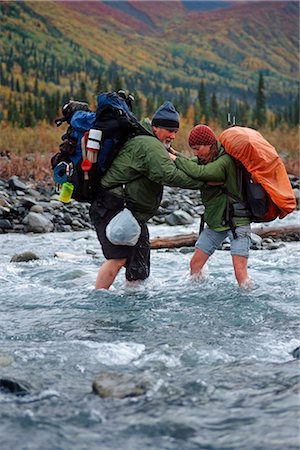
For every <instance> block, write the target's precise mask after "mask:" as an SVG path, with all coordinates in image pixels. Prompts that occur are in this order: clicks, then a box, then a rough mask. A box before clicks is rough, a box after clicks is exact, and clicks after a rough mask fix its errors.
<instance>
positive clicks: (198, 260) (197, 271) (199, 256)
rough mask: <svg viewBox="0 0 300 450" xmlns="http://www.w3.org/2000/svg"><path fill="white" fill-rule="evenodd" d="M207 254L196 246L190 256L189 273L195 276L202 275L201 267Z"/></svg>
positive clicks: (206, 258) (207, 256)
mask: <svg viewBox="0 0 300 450" xmlns="http://www.w3.org/2000/svg"><path fill="white" fill-rule="evenodd" d="M208 258H209V255H208V254H207V253H204V252H203V251H202V250H199V249H198V248H196V250H195V253H194V254H193V256H192V259H191V262H190V269H191V271H190V274H191V275H192V276H195V277H199V278H201V277H202V275H203V274H202V268H203V266H204V264H205V263H206V261H207V260H208Z"/></svg>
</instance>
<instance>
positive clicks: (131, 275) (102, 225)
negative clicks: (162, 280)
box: [90, 193, 150, 281]
mask: <svg viewBox="0 0 300 450" xmlns="http://www.w3.org/2000/svg"><path fill="white" fill-rule="evenodd" d="M123 206H124V205H123V199H121V198H119V197H117V196H115V195H113V194H111V193H107V194H104V195H101V196H99V197H98V199H97V200H95V201H94V202H93V203H92V204H91V207H90V217H91V221H92V223H93V225H94V226H95V228H96V232H97V236H98V240H99V242H100V244H101V247H102V251H103V254H104V256H105V258H106V259H123V258H126V259H127V261H126V264H125V268H126V274H125V276H126V279H127V280H129V281H135V280H145V279H146V278H148V277H149V274H150V241H149V231H148V227H147V225H146V224H145V223H141V222H140V221H138V222H139V224H140V226H141V235H140V237H139V240H138V242H137V243H136V245H134V246H132V247H131V246H127V245H114V244H112V243H111V242H110V241H109V240H108V239H107V237H106V233H105V230H106V226H107V224H108V223H109V222H110V221H111V219H112V218H113V217H114V216H115V215H116V214H118V212H120V211H121V210H122V209H123Z"/></svg>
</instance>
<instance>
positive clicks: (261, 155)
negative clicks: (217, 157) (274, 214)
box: [219, 127, 296, 219]
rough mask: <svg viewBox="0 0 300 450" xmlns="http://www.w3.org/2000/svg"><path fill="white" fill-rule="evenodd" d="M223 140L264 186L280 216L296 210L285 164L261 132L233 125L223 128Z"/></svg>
mask: <svg viewBox="0 0 300 450" xmlns="http://www.w3.org/2000/svg"><path fill="white" fill-rule="evenodd" d="M219 141H220V142H221V144H222V145H223V147H224V148H225V150H226V152H227V153H228V154H229V155H231V156H233V157H234V158H235V159H237V160H238V161H240V162H241V163H242V164H243V165H244V166H245V168H246V169H247V170H248V172H250V173H251V175H252V178H253V180H254V181H255V182H256V183H260V184H261V185H262V186H263V188H264V189H265V191H266V192H267V193H268V194H269V196H270V198H271V200H272V202H273V203H275V205H276V206H277V208H278V210H279V211H278V216H279V218H280V219H282V218H283V217H285V216H286V215H287V214H289V213H291V212H292V211H294V209H295V208H296V199H295V195H294V193H293V190H292V187H291V183H290V180H289V178H288V175H287V172H286V170H285V167H284V164H283V162H282V160H281V158H280V157H279V155H278V153H277V152H276V150H275V148H274V147H273V146H272V145H271V144H270V143H269V142H268V141H266V139H264V138H263V136H262V135H261V134H260V133H259V132H258V131H256V130H253V129H252V128H247V127H231V128H228V129H227V130H225V131H223V133H222V134H221V135H220V137H219Z"/></svg>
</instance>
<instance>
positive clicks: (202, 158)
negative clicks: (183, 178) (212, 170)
mask: <svg viewBox="0 0 300 450" xmlns="http://www.w3.org/2000/svg"><path fill="white" fill-rule="evenodd" d="M211 147H212V146H211V145H194V146H193V147H192V150H193V153H194V155H195V156H197V158H198V161H199V162H200V164H207V163H209V162H211V161H212V160H213V157H214V153H213V152H212V149H211Z"/></svg>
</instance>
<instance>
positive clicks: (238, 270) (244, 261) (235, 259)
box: [232, 255, 252, 288]
mask: <svg viewBox="0 0 300 450" xmlns="http://www.w3.org/2000/svg"><path fill="white" fill-rule="evenodd" d="M232 264H233V267H234V273H235V278H236V280H237V282H238V284H239V286H240V287H245V288H251V287H252V282H251V279H250V278H249V276H248V267H247V266H248V258H246V257H245V256H237V255H234V256H232Z"/></svg>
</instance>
